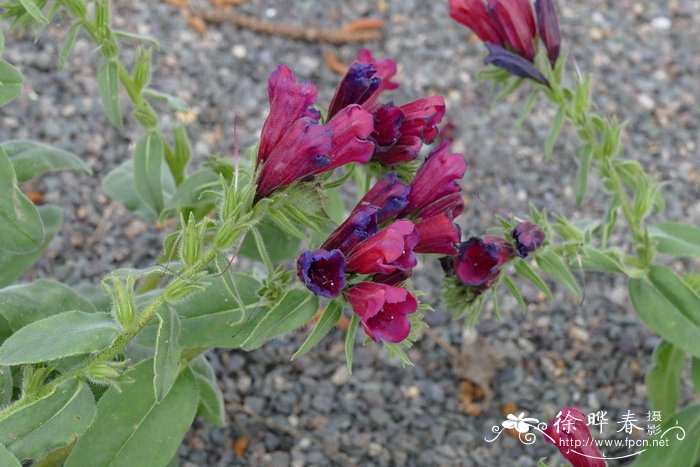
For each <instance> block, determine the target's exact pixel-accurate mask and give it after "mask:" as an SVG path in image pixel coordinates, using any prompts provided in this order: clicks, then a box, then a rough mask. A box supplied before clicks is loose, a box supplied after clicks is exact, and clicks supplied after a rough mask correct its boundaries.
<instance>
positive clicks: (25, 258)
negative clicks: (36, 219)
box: [0, 206, 63, 287]
mask: <svg viewBox="0 0 700 467" xmlns="http://www.w3.org/2000/svg"><path fill="white" fill-rule="evenodd" d="M38 210H39V216H41V222H42V224H43V225H44V232H45V236H44V242H43V243H42V244H41V246H40V247H39V248H37V249H36V250H35V251H32V252H31V253H24V254H22V253H7V252H4V251H0V287H4V286H7V285H10V284H13V283H14V282H15V281H16V280H17V279H19V278H20V277H22V274H24V272H25V271H26V270H27V269H29V268H30V267H32V265H33V264H34V263H35V262H36V261H37V260H38V259H39V257H40V256H41V255H42V254H44V251H45V250H46V249H47V248H48V247H49V243H51V239H53V237H54V236H55V235H56V234H57V233H58V231H59V230H61V224H62V223H63V211H62V210H61V209H60V208H57V207H56V206H39V208H38Z"/></svg>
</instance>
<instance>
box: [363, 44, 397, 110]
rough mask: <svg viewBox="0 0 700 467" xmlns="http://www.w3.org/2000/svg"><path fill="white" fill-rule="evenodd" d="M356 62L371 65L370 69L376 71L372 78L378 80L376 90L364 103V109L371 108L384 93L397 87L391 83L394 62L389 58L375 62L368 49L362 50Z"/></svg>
mask: <svg viewBox="0 0 700 467" xmlns="http://www.w3.org/2000/svg"><path fill="white" fill-rule="evenodd" d="M356 61H357V62H360V63H366V64H369V65H372V68H374V69H375V70H376V72H375V73H374V76H375V77H376V78H379V79H380V82H379V86H378V87H377V89H375V90H374V92H373V93H372V94H371V95H370V96H369V97H368V98H367V99H366V100H365V102H364V107H365V108H366V109H369V108H371V107H372V106H373V105H374V104H375V102H377V99H378V98H379V96H380V95H381V94H382V93H383V92H384V91H391V90H392V89H396V88H398V87H399V83H395V82H393V81H391V79H392V78H393V77H394V75H396V62H395V61H394V60H391V59H389V58H387V59H384V60H376V59H375V58H374V57H373V56H372V52H370V51H369V49H362V50H361V51H360V55H358V56H357V59H356Z"/></svg>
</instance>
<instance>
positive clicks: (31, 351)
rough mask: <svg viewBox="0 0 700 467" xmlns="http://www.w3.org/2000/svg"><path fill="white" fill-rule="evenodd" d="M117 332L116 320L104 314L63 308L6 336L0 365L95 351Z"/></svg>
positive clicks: (107, 342)
mask: <svg viewBox="0 0 700 467" xmlns="http://www.w3.org/2000/svg"><path fill="white" fill-rule="evenodd" d="M118 335H119V328H118V326H117V323H115V322H114V321H113V320H112V318H111V316H110V315H109V314H107V313H84V312H82V311H67V312H65V313H61V314H58V315H54V316H50V317H48V318H44V319H42V320H39V321H35V322H33V323H31V324H28V325H27V326H24V327H23V328H22V329H20V330H19V331H17V332H16V333H14V334H13V335H12V336H10V337H9V338H8V339H7V340H6V341H5V342H4V343H3V344H2V346H1V347H0V365H20V364H25V363H39V362H48V361H52V360H57V359H59V358H64V357H70V356H72V355H81V354H85V353H90V352H95V351H98V350H102V349H104V348H106V347H108V346H109V345H110V344H111V343H112V342H113V341H114V339H116V337H117V336H118ZM37 342H41V345H37Z"/></svg>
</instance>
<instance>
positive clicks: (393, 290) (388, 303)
mask: <svg viewBox="0 0 700 467" xmlns="http://www.w3.org/2000/svg"><path fill="white" fill-rule="evenodd" d="M345 296H346V298H347V300H348V302H350V305H351V306H352V309H353V311H354V312H355V314H357V316H359V317H360V322H361V323H362V327H363V328H364V330H365V333H367V335H368V336H369V337H370V338H372V340H374V341H375V342H377V341H386V342H394V343H397V342H401V341H403V340H404V339H406V338H407V337H408V335H409V334H410V332H411V322H410V320H409V319H408V315H409V314H411V313H413V312H415V311H416V310H417V309H418V301H417V300H416V297H414V296H413V294H412V293H411V292H409V291H408V290H407V289H405V288H402V287H394V286H391V285H387V284H378V283H375V282H360V283H359V284H357V285H355V286H353V287H351V288H349V289H348V290H347V291H346V292H345Z"/></svg>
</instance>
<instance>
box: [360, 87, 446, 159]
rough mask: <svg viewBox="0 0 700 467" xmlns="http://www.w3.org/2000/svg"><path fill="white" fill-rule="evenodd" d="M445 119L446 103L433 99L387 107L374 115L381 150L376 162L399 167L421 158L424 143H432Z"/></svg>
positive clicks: (378, 149) (376, 134)
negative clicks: (419, 154)
mask: <svg viewBox="0 0 700 467" xmlns="http://www.w3.org/2000/svg"><path fill="white" fill-rule="evenodd" d="M444 115H445V99H444V97H442V96H432V97H427V98H424V99H418V100H416V101H413V102H409V103H408V104H404V105H401V106H399V107H396V106H394V104H392V103H389V104H386V105H384V106H382V107H380V108H379V109H377V110H376V111H375V112H374V122H375V131H374V132H373V133H372V135H371V139H372V140H373V141H374V142H375V143H376V145H377V148H376V151H375V153H374V159H375V160H377V161H379V162H381V163H382V164H384V165H396V164H401V163H403V162H408V161H412V160H413V159H415V158H416V157H418V152H419V151H420V149H421V147H422V146H423V143H428V144H430V143H432V142H433V141H435V138H436V137H437V135H438V133H439V129H438V125H439V124H440V122H441V121H442V118H443V117H444Z"/></svg>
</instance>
